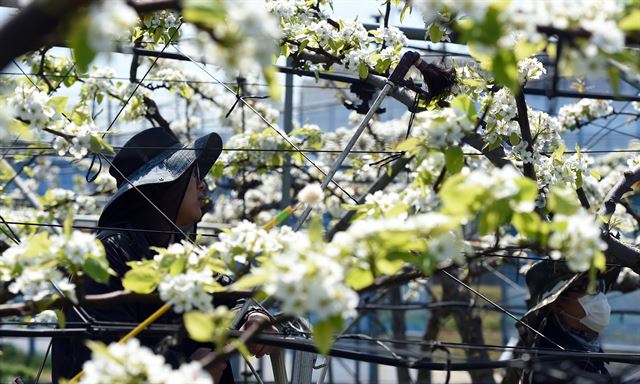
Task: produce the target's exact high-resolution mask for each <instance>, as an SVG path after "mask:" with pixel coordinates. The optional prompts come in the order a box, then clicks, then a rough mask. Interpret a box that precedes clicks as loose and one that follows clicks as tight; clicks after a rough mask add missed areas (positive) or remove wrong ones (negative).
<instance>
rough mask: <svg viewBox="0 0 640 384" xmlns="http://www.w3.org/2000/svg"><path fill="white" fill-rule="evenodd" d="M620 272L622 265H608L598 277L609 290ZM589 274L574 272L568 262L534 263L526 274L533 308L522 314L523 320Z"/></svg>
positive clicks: (549, 303)
mask: <svg viewBox="0 0 640 384" xmlns="http://www.w3.org/2000/svg"><path fill="white" fill-rule="evenodd" d="M619 273H620V267H618V266H612V267H607V268H606V269H605V270H604V271H603V272H599V273H598V275H597V277H596V278H597V279H601V280H603V282H604V289H605V291H608V290H609V288H611V286H612V285H613V283H615V281H616V279H617V277H618V274H619ZM588 275H589V273H588V272H573V271H571V270H570V269H569V267H568V266H567V263H564V262H558V261H555V260H542V261H539V262H537V263H535V264H533V265H532V266H531V268H529V270H528V271H527V273H526V275H525V280H526V283H527V287H528V288H529V295H530V299H529V300H530V305H531V308H530V309H529V310H528V311H527V313H525V314H524V316H522V320H525V319H528V318H530V317H532V315H534V314H536V313H538V312H539V311H540V310H541V309H544V308H546V307H548V306H549V305H551V304H552V303H554V302H555V301H556V300H557V299H558V298H559V297H560V296H562V294H563V293H564V292H566V291H567V290H568V289H569V288H572V287H573V286H574V285H576V284H579V283H582V282H584V280H585V279H589V276H588Z"/></svg>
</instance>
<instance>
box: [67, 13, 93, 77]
mask: <svg viewBox="0 0 640 384" xmlns="http://www.w3.org/2000/svg"><path fill="white" fill-rule="evenodd" d="M72 26H73V27H72V28H71V30H70V36H69V46H70V47H71V49H72V50H73V57H74V61H75V63H76V67H77V68H78V69H79V70H80V71H81V72H86V71H87V69H88V68H89V64H91V62H92V61H93V59H94V58H95V57H96V52H95V50H94V49H93V48H92V47H91V45H90V44H89V28H90V27H91V25H90V20H89V16H88V15H87V14H82V15H77V18H76V19H75V20H74V22H73V23H72Z"/></svg>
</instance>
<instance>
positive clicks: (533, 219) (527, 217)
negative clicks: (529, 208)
mask: <svg viewBox="0 0 640 384" xmlns="http://www.w3.org/2000/svg"><path fill="white" fill-rule="evenodd" d="M511 223H512V224H513V226H514V227H515V228H516V230H517V231H518V232H519V233H520V234H522V235H524V236H526V237H529V238H532V237H536V236H537V235H538V233H539V232H540V229H541V226H542V220H541V219H540V216H538V214H536V213H535V212H527V213H523V212H516V213H515V214H514V215H513V218H512V219H511Z"/></svg>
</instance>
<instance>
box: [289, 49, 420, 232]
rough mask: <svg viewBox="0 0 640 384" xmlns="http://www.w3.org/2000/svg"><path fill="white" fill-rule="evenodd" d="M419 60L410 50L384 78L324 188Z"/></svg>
mask: <svg viewBox="0 0 640 384" xmlns="http://www.w3.org/2000/svg"><path fill="white" fill-rule="evenodd" d="M419 62H420V54H418V53H417V52H413V51H409V52H406V53H405V54H404V55H402V58H401V59H400V62H399V63H398V65H397V66H396V68H395V69H394V70H393V73H391V76H389V79H385V80H384V86H383V87H382V90H381V91H380V93H379V94H378V97H376V99H375V100H374V102H373V104H372V105H371V108H370V109H369V111H368V112H367V114H366V115H365V116H364V119H362V122H361V123H360V125H359V126H358V128H357V129H356V132H355V133H354V134H353V136H351V139H350V140H349V143H348V144H347V146H346V147H345V148H344V150H343V151H342V153H340V156H338V158H337V159H336V161H335V162H334V163H333V166H332V167H331V169H330V170H329V172H328V173H327V175H326V176H325V178H324V180H323V181H322V190H325V189H326V188H327V186H328V185H329V183H330V182H331V180H332V179H333V176H334V175H335V174H336V172H337V171H338V168H340V166H341V165H342V162H343V161H344V159H346V158H347V155H348V154H349V152H350V151H351V148H353V146H354V145H355V144H356V141H358V138H360V135H361V134H362V132H363V131H364V129H365V128H366V126H367V124H369V121H370V120H371V118H372V117H373V115H374V114H375V113H376V111H377V110H378V107H379V106H380V104H381V103H382V100H384V98H385V97H386V96H387V94H388V93H389V92H391V91H392V90H393V88H394V86H395V84H400V83H401V82H402V81H403V79H404V77H405V76H406V75H407V72H409V69H411V67H412V66H413V65H415V64H416V63H419ZM309 213H311V207H307V208H306V209H305V210H304V212H303V213H302V215H301V216H300V221H298V224H297V225H296V228H295V230H296V231H297V230H298V229H300V227H302V224H304V221H305V220H306V219H307V217H308V216H309Z"/></svg>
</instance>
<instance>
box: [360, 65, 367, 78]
mask: <svg viewBox="0 0 640 384" xmlns="http://www.w3.org/2000/svg"><path fill="white" fill-rule="evenodd" d="M358 76H360V78H361V79H366V78H367V76H369V67H367V65H366V64H364V63H360V64H358Z"/></svg>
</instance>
